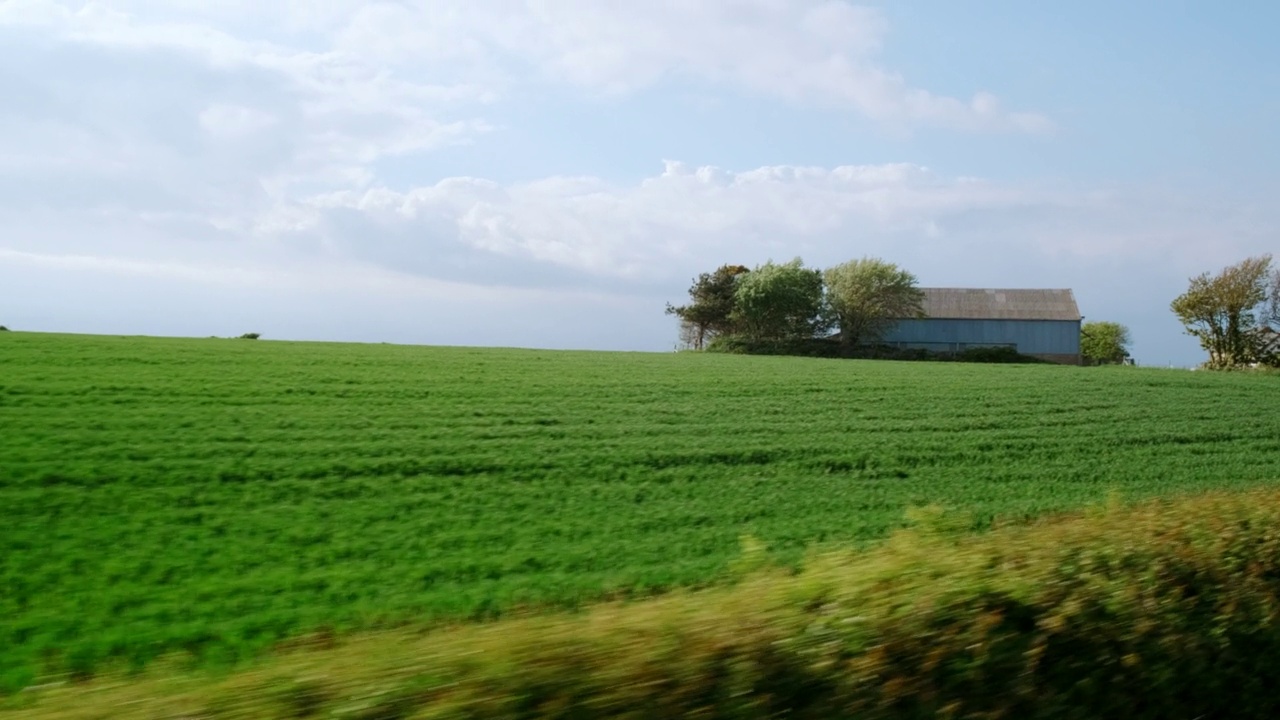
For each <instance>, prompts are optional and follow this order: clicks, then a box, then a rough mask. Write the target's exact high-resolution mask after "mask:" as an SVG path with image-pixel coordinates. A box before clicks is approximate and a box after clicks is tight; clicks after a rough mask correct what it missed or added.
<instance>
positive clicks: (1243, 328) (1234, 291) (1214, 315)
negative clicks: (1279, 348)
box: [1170, 255, 1274, 368]
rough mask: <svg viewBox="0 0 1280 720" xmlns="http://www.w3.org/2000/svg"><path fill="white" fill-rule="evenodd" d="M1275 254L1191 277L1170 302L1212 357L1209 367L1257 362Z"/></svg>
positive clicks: (1228, 366)
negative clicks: (1212, 272)
mask: <svg viewBox="0 0 1280 720" xmlns="http://www.w3.org/2000/svg"><path fill="white" fill-rule="evenodd" d="M1273 282H1274V276H1273V275H1272V273H1271V256H1270V255H1260V256H1258V257H1251V258H1247V259H1245V260H1242V261H1241V262H1239V263H1237V264H1235V265H1232V266H1230V267H1227V268H1224V269H1223V270H1222V271H1221V272H1219V273H1218V274H1217V275H1210V274H1209V273H1202V274H1200V275H1197V276H1196V277H1193V278H1191V285H1190V287H1188V288H1187V291H1186V292H1185V293H1183V294H1181V295H1179V296H1178V297H1177V298H1175V299H1174V301H1173V302H1172V303H1170V308H1171V309H1172V310H1173V312H1174V314H1175V315H1177V316H1178V320H1180V321H1182V324H1183V326H1184V327H1185V328H1186V332H1187V334H1188V335H1191V336H1192V337H1195V338H1196V339H1198V340H1199V341H1200V346H1201V347H1203V348H1204V349H1205V350H1206V351H1208V353H1209V361H1208V363H1206V366H1207V367H1210V368H1230V367H1234V366H1237V365H1242V364H1246V363H1250V362H1255V361H1256V358H1257V355H1258V350H1259V342H1260V340H1261V339H1262V338H1264V337H1265V333H1264V332H1263V330H1264V329H1266V328H1267V323H1268V321H1269V320H1270V318H1269V317H1268V315H1269V313H1268V309H1267V305H1268V299H1269V298H1268V295H1269V294H1271V293H1270V292H1269V285H1270V284H1271V283H1273Z"/></svg>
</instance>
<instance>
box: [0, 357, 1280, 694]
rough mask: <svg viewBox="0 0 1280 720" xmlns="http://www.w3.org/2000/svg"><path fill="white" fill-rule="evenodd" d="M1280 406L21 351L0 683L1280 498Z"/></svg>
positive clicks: (1173, 394) (1220, 392)
mask: <svg viewBox="0 0 1280 720" xmlns="http://www.w3.org/2000/svg"><path fill="white" fill-rule="evenodd" d="M1275 408H1280V379H1278V378H1276V377H1273V376H1271V377H1268V376H1251V375H1245V374H1211V373H1199V372H1197V373H1193V372H1185V371H1182V372H1179V371H1167V370H1146V369H1134V368H1067V367H1057V366H1040V365H1035V366H1017V365H1002V366H980V365H964V364H952V363H945V364H944V363H890V362H873V361H840V360H809V359H798V358H766V357H741V356H725V355H706V354H624V353H592V352H553V351H535V350H499V349H464V348H427V347H407V346H392V345H341V344H322V343H281V342H267V341H257V342H253V341H239V340H213V339H210V340H179V339H144V338H113V337H91V336H56V335H39V334H25V333H4V334H0V508H2V510H3V516H2V518H3V523H2V524H0V683H2V684H3V687H6V688H9V689H13V688H16V687H19V686H22V685H25V684H27V683H29V682H31V681H32V680H33V679H34V678H35V677H36V676H37V674H39V673H40V672H43V671H44V670H45V669H48V670H58V669H72V670H80V671H87V670H90V669H92V668H95V667H99V666H101V665H102V664H103V662H104V661H107V660H110V661H113V662H114V661H118V662H122V663H127V664H131V665H141V664H143V663H145V662H146V661H148V660H149V659H151V658H152V657H154V656H155V655H156V654H157V653H159V652H164V651H171V650H187V651H190V652H191V653H192V654H193V656H194V658H195V660H196V662H197V663H200V664H205V665H220V664H224V663H228V662H232V661H235V660H238V659H242V658H245V657H248V656H250V655H252V654H254V653H256V652H259V651H261V650H262V649H263V648H266V647H268V646H270V645H271V644H273V643H275V642H277V641H278V640H280V639H282V638H287V637H289V636H293V635H297V634H300V633H304V632H307V631H311V630H316V629H321V628H332V629H334V630H338V631H343V630H350V629H356V628H369V627H377V626H385V625H389V624H399V623H405V622H409V623H435V622H442V621H447V620H454V619H472V618H481V617H491V616H494V615H496V614H500V613H502V612H504V611H509V610H511V609H514V608H517V607H522V606H533V607H540V606H547V605H555V606H561V605H576V604H579V603H581V602H584V601H588V600H592V599H596V598H599V597H602V596H608V595H614V596H616V595H630V594H643V593H648V592H653V591H658V590H662V589H666V588H671V587H675V586H688V585H699V584H707V583H714V582H716V581H717V580H719V579H722V578H724V577H725V575H726V572H727V568H728V567H729V565H730V564H731V563H732V562H733V560H734V559H735V558H736V557H737V556H738V554H739V548H740V538H741V536H743V535H751V536H754V537H756V538H758V539H759V540H760V541H762V542H764V543H765V544H767V545H768V546H769V548H771V550H773V551H774V552H775V553H776V555H777V557H778V558H779V559H781V560H783V561H794V560H796V559H798V558H799V557H800V555H801V553H802V551H803V549H804V548H806V547H808V546H812V545H814V544H816V543H837V542H849V541H867V540H873V539H875V538H878V537H882V536H883V535H884V534H885V533H886V532H887V531H888V530H889V529H891V528H892V527H894V526H895V525H898V524H900V523H901V522H902V520H903V513H904V510H905V509H906V508H907V507H909V506H912V505H920V504H927V503H938V504H942V505H944V506H952V507H957V508H962V509H965V510H969V511H972V513H973V515H974V518H975V522H976V523H977V524H983V523H986V522H988V521H990V520H991V519H993V518H1012V519H1019V518H1025V517H1029V516H1033V515H1036V514H1040V513H1045V512H1048V511H1054V510H1060V509H1065V508H1071V507H1078V506H1081V505H1083V504H1087V503H1092V502H1097V501H1101V500H1103V499H1104V498H1105V497H1106V496H1107V495H1108V494H1109V493H1110V492H1118V493H1119V494H1121V495H1122V496H1124V497H1126V498H1138V497H1144V496H1152V495H1163V494H1169V493H1175V492H1182V491H1195V490H1202V489H1207V488H1218V489H1222V488H1236V487H1244V486H1248V485H1257V484H1260V483H1265V482H1268V481H1272V480H1275V479H1280V412H1274V409H1275Z"/></svg>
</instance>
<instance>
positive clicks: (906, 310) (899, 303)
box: [823, 257, 924, 347]
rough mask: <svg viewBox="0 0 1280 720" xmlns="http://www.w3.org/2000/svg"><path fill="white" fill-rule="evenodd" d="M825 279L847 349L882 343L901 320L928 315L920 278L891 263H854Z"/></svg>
mask: <svg viewBox="0 0 1280 720" xmlns="http://www.w3.org/2000/svg"><path fill="white" fill-rule="evenodd" d="M823 278H824V279H825V280H826V285H827V295H826V301H827V305H828V307H829V308H830V310H831V314H832V316H833V319H834V321H835V323H836V325H837V326H838V327H839V328H840V342H841V343H842V344H843V345H845V346H846V347H852V346H854V345H857V344H858V343H860V342H867V341H875V340H879V339H880V338H881V337H883V335H884V333H886V332H888V331H889V330H891V329H892V328H893V326H894V325H896V324H897V323H898V321H899V320H902V319H904V318H917V317H922V316H923V315H924V310H923V302H924V292H923V291H921V290H920V288H918V287H916V282H917V281H916V276H915V275H913V274H911V273H910V272H907V271H906V270H904V269H902V268H900V267H898V266H897V265H895V264H893V263H891V262H886V261H884V260H881V259H880V258H872V257H864V258H862V259H860V260H850V261H849V262H846V263H842V264H840V265H836V266H835V267H832V268H828V269H827V270H826V271H825V272H824V273H823Z"/></svg>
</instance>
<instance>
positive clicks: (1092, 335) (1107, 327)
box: [1080, 321, 1130, 365]
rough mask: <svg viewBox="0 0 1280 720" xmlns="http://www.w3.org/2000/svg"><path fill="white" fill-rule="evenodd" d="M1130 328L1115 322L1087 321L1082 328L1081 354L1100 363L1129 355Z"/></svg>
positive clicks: (1119, 361) (1115, 361)
mask: <svg viewBox="0 0 1280 720" xmlns="http://www.w3.org/2000/svg"><path fill="white" fill-rule="evenodd" d="M1129 343H1130V339H1129V328H1127V327H1125V326H1124V325H1121V324H1120V323H1114V322H1101V321H1099V322H1087V323H1085V324H1084V325H1083V326H1081V328H1080V354H1081V355H1084V357H1085V359H1086V360H1088V361H1090V362H1092V363H1094V364H1098V365H1102V364H1107V363H1121V362H1124V359H1125V358H1126V357H1129Z"/></svg>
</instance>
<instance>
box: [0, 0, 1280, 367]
mask: <svg viewBox="0 0 1280 720" xmlns="http://www.w3.org/2000/svg"><path fill="white" fill-rule="evenodd" d="M1275 27H1280V6H1273V5H1272V4H1262V3H1256V4H1253V3H1233V4H1229V5H1215V4H1210V3H1202V2H1197V3H1191V2H1151V1H1140V0H1135V1H1134V2H1127V3H1104V2H1075V3H1056V4H1053V5H1052V6H1046V5H1045V4H1043V3H1026V2H1013V1H1011V0H1010V1H1002V2H995V1H992V2H981V1H977V0H975V1H973V2H966V3H956V2H945V1H943V0H936V1H923V0H921V1H917V2H898V3H893V4H884V5H855V4H852V3H845V2H839V1H832V2H820V1H815V2H810V1H808V0H715V1H712V0H705V1H701V2H699V1H698V0H653V1H652V2H647V3H624V2H604V1H600V2H583V1H581V0H579V1H578V2H568V1H567V0H541V1H536V2H535V1H534V0H529V1H528V2H515V1H511V2H507V1H500V0H470V1H466V0H433V1H432V2H415V1H410V0H398V1H395V2H354V1H350V0H335V1H334V2H328V3H314V2H303V1H301V0H280V1H279V2H271V3H264V2H251V1H249V0H220V1H217V2H215V1H214V0H115V1H112V2H82V1H80V0H74V1H72V0H5V1H3V2H0V97H4V98H5V101H4V102H3V103H0V228H2V229H0V323H3V324H6V325H8V326H10V327H13V328H16V329H30V330H50V331H72V332H104V333H145V334H165V335H192V336H206V335H232V334H239V333H242V332H247V331H256V332H261V333H263V334H264V335H265V336H267V337H272V338H290V339H318V340H359V341H388V342H408V343H433V344H434V343H442V344H462V345H518V346H536V347H566V348H570V347H572V348H597V349H624V350H668V349H671V348H672V347H673V345H674V343H675V340H676V328H675V327H674V324H673V321H672V319H671V318H670V317H668V316H665V315H664V314H663V312H662V309H663V306H664V304H665V303H666V302H667V301H676V302H678V301H680V300H681V299H682V297H683V295H684V292H685V290H686V288H687V287H688V284H689V281H690V279H691V278H692V277H693V276H694V275H696V274H697V273H699V272H702V271H704V270H710V269H713V268H714V267H716V266H717V265H719V264H721V263H725V262H739V263H744V264H748V265H752V264H757V263H760V262H763V261H765V260H768V259H775V260H787V259H790V258H792V257H794V256H797V255H798V256H801V257H803V258H804V259H805V261H806V262H808V263H809V264H811V265H814V266H825V265H830V264H834V263H837V262H841V261H843V260H847V259H851V258H854V257H861V256H863V255H875V256H879V257H883V258H885V259H888V260H891V261H894V262H897V263H899V264H901V265H903V266H905V267H907V268H908V269H910V270H912V271H913V272H915V273H916V274H917V275H918V276H919V278H920V280H921V283H922V284H924V285H933V286H971V287H984V286H986V287H1070V288H1072V289H1074V290H1075V292H1076V296H1077V299H1078V301H1079V303H1080V305H1081V309H1082V311H1083V313H1084V314H1085V315H1086V316H1087V317H1088V318H1090V319H1111V320H1117V321H1120V322H1124V323H1126V324H1128V325H1129V326H1130V327H1131V328H1132V330H1133V335H1134V340H1135V343H1134V348H1133V350H1134V353H1135V355H1136V356H1137V358H1138V359H1139V361H1140V362H1142V363H1144V364H1153V365H1166V364H1173V365H1182V366H1187V365H1192V364H1194V363H1196V362H1197V361H1198V360H1199V359H1200V356H1201V353H1200V351H1199V349H1198V348H1197V347H1196V344H1195V342H1194V341H1192V340H1191V339H1190V338H1187V337H1185V336H1184V335H1182V334H1181V332H1180V328H1179V326H1178V324H1177V323H1176V321H1175V320H1174V319H1173V317H1172V315H1171V313H1170V312H1169V311H1168V303H1169V301H1170V300H1171V299H1172V298H1173V297H1174V296H1176V295H1177V294H1178V293H1179V292H1180V291H1181V290H1182V289H1183V288H1184V287H1185V284H1186V281H1187V278H1188V277H1189V276H1191V275H1194V274H1198V273H1199V272H1201V271H1205V270H1216V269H1218V268H1220V267H1223V266H1225V265H1227V264H1231V263H1234V262H1237V261H1238V260H1240V259H1243V258H1244V257H1247V256H1249V255H1254V254H1259V253H1263V252H1274V251H1276V250H1280V242H1278V241H1277V237H1280V233H1278V231H1280V210H1278V209H1277V206H1276V203H1274V201H1273V198H1274V197H1275V196H1276V192H1277V190H1278V189H1280V187H1278V186H1280V183H1278V182H1277V178H1276V171H1275V168H1276V167H1277V163H1278V161H1280V141H1277V139H1276V135H1275V132H1274V129H1275V128H1276V127H1277V126H1280V122H1278V121H1280V50H1278V49H1277V44H1276V43H1275V42H1274V39H1273V37H1272V36H1271V33H1272V31H1273V29H1274V28H1275Z"/></svg>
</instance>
